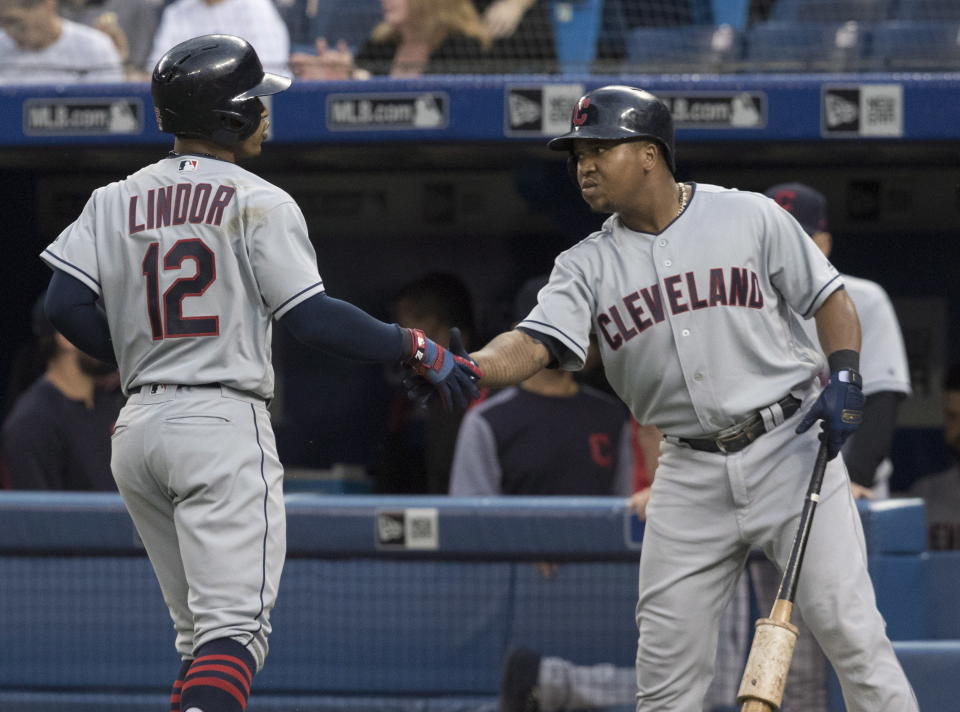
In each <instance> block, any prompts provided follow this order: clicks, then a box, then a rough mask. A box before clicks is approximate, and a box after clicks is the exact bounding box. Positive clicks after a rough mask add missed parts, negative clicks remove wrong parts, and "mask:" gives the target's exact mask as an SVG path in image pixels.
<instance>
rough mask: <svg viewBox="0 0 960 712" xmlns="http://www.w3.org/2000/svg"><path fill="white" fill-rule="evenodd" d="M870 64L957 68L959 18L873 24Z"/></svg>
mask: <svg viewBox="0 0 960 712" xmlns="http://www.w3.org/2000/svg"><path fill="white" fill-rule="evenodd" d="M870 68H871V69H876V70H887V71H916V70H927V71H956V70H958V69H960V22H949V23H945V22H907V21H892V22H882V23H879V24H877V25H876V26H875V27H874V28H873V31H872V41H871V43H870Z"/></svg>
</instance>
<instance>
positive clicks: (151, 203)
mask: <svg viewBox="0 0 960 712" xmlns="http://www.w3.org/2000/svg"><path fill="white" fill-rule="evenodd" d="M235 193H236V190H235V189H234V188H233V187H231V186H228V185H218V186H217V189H216V192H214V190H213V186H211V185H210V184H209V183H196V184H194V183H178V184H177V185H175V186H173V185H168V186H166V187H165V188H157V189H155V190H148V191H147V194H146V196H139V195H131V196H130V208H129V212H128V215H129V232H130V234H131V235H133V234H135V233H138V232H142V231H144V230H153V229H154V228H160V227H167V226H168V225H183V224H184V223H188V222H190V223H194V224H196V223H206V224H207V225H219V224H220V221H221V220H222V219H223V210H224V208H226V207H227V205H229V204H230V201H231V200H233V196H234V194H235ZM211 196H212V197H211ZM141 197H143V205H142V206H139V203H140V198H141ZM138 206H139V207H138ZM138 221H139V222H138Z"/></svg>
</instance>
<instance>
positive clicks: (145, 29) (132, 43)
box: [60, 0, 164, 81]
mask: <svg viewBox="0 0 960 712" xmlns="http://www.w3.org/2000/svg"><path fill="white" fill-rule="evenodd" d="M163 5H164V3H163V0H60V14H61V15H62V16H63V17H64V18H66V19H68V20H72V21H73V22H79V23H82V24H84V25H88V26H90V27H93V28H95V29H98V30H100V31H101V32H105V33H106V34H107V36H108V37H110V39H111V40H113V44H114V46H115V47H116V48H117V52H118V53H119V54H120V58H121V60H122V61H123V68H124V74H125V76H126V79H128V80H129V81H149V79H150V71H151V70H152V69H153V65H151V64H149V60H150V56H149V55H150V47H151V46H152V45H153V36H154V33H155V32H156V31H157V25H158V23H159V22H160V13H161V11H162V10H163Z"/></svg>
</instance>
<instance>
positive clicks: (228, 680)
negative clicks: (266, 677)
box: [180, 638, 257, 712]
mask: <svg viewBox="0 0 960 712" xmlns="http://www.w3.org/2000/svg"><path fill="white" fill-rule="evenodd" d="M256 670H257V664H256V662H255V661H254V659H253V656H252V655H251V654H250V653H249V652H248V651H247V649H246V648H245V647H243V646H242V645H240V643H238V642H237V641H235V640H232V639H231V638H219V639H217V640H211V641H210V642H209V643H206V644H205V645H201V646H200V648H199V649H198V650H197V658H196V660H194V661H193V664H192V665H191V666H190V670H189V671H188V672H187V676H186V679H185V680H184V683H183V687H182V688H181V693H180V709H181V710H183V712H189V711H190V710H191V709H196V710H199V711H200V712H243V711H244V710H245V709H246V707H247V698H248V697H250V683H251V682H253V675H254V673H255V672H256Z"/></svg>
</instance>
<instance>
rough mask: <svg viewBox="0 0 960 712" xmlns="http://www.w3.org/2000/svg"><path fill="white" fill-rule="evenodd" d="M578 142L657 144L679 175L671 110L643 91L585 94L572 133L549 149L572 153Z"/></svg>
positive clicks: (615, 87) (601, 90)
mask: <svg viewBox="0 0 960 712" xmlns="http://www.w3.org/2000/svg"><path fill="white" fill-rule="evenodd" d="M577 138H593V139H632V138H636V139H645V140H647V141H655V142H656V143H657V144H659V146H660V148H661V149H662V150H663V157H664V159H665V160H666V162H667V166H669V168H670V172H671V173H673V172H676V159H675V155H676V152H675V150H674V145H673V117H672V116H671V115H670V109H668V108H667V105H666V104H664V103H663V102H662V101H660V99H658V98H657V97H655V96H654V95H653V94H651V93H650V92H648V91H644V90H643V89H636V88H634V87H628V86H621V85H618V84H613V85H610V86H605V87H600V88H599V89H594V90H593V91H591V92H587V93H586V94H584V95H583V96H582V97H580V100H579V101H578V102H577V105H576V106H575V107H574V108H573V116H572V117H571V118H570V130H569V131H568V132H567V133H565V134H563V135H562V136H557V137H556V138H555V139H552V140H551V141H550V142H549V143H548V144H547V145H548V146H549V147H550V148H552V149H553V150H555V151H569V150H570V149H571V148H572V147H573V140H574V139H577Z"/></svg>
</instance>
